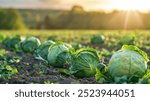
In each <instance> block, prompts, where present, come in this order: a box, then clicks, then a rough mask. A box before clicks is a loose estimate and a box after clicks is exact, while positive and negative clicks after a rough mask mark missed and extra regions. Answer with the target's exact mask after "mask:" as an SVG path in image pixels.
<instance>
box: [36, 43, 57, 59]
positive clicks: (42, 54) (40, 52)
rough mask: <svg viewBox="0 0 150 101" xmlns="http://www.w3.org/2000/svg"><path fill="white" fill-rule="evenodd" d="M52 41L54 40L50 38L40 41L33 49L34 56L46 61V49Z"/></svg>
mask: <svg viewBox="0 0 150 101" xmlns="http://www.w3.org/2000/svg"><path fill="white" fill-rule="evenodd" d="M54 43H55V42H53V41H51V40H48V41H46V42H44V43H42V44H41V45H40V46H39V47H38V48H37V49H36V51H35V58H36V59H40V60H44V61H46V60H47V55H48V49H49V47H50V46H51V45H52V44H54Z"/></svg>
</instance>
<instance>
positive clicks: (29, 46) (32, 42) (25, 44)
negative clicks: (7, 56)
mask: <svg viewBox="0 0 150 101" xmlns="http://www.w3.org/2000/svg"><path fill="white" fill-rule="evenodd" d="M40 44H41V42H40V40H39V39H38V38H35V37H28V38H27V39H25V40H24V41H22V42H21V43H20V47H21V49H22V50H23V52H25V53H34V51H35V50H36V49H37V48H38V46H39V45H40Z"/></svg>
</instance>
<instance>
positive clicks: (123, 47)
mask: <svg viewBox="0 0 150 101" xmlns="http://www.w3.org/2000/svg"><path fill="white" fill-rule="evenodd" d="M122 50H131V51H136V52H138V53H139V54H140V55H142V56H143V58H144V59H145V61H146V62H148V61H149V59H148V56H147V54H146V53H145V52H144V51H142V50H140V49H139V48H137V47H136V46H133V45H123V46H122Z"/></svg>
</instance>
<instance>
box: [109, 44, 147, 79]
mask: <svg viewBox="0 0 150 101" xmlns="http://www.w3.org/2000/svg"><path fill="white" fill-rule="evenodd" d="M147 62H148V58H147V54H146V53H145V52H143V51H142V50H140V49H139V48H137V47H136V46H132V45H124V46H123V47H122V49H121V50H119V51H117V52H116V53H114V55H113V56H112V57H111V59H110V61H109V64H108V71H109V73H110V75H111V76H112V77H113V78H114V79H116V80H118V79H120V78H132V77H139V78H140V77H142V76H143V75H144V74H145V73H146V70H147Z"/></svg>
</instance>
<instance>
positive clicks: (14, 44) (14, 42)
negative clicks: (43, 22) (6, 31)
mask: <svg viewBox="0 0 150 101" xmlns="http://www.w3.org/2000/svg"><path fill="white" fill-rule="evenodd" d="M20 42H21V37H20V36H19V35H16V36H14V37H12V38H10V37H7V38H5V39H4V40H3V42H2V44H3V45H4V46H5V47H6V48H8V49H10V50H13V51H15V50H18V47H19V44H20Z"/></svg>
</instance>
